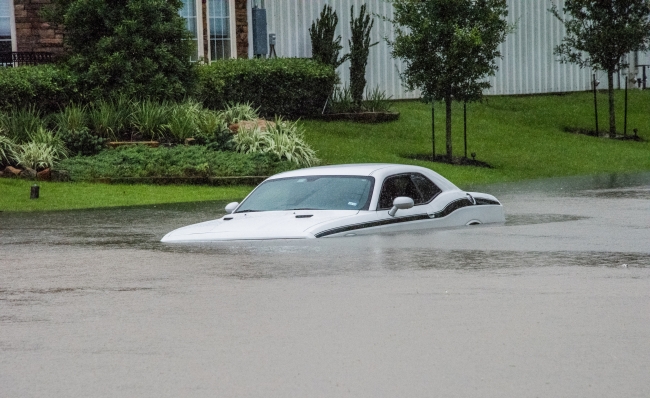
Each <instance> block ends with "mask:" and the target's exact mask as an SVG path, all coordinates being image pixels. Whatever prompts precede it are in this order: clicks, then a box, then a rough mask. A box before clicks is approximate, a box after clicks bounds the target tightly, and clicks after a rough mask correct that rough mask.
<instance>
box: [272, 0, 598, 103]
mask: <svg viewBox="0 0 650 398" xmlns="http://www.w3.org/2000/svg"><path fill="white" fill-rule="evenodd" d="M554 1H556V2H558V3H559V4H558V7H560V8H561V7H562V6H563V4H562V3H563V0H554ZM363 3H366V4H367V7H368V11H369V12H371V13H374V14H378V15H384V16H387V17H388V18H390V17H392V6H391V5H390V3H388V2H387V1H384V0H367V1H361V0H266V1H265V7H266V9H267V20H268V31H269V33H275V34H277V44H276V52H277V54H278V56H279V57H310V56H311V43H310V39H309V31H308V30H309V27H310V26H311V23H312V21H314V20H315V19H316V18H318V16H319V14H320V12H321V10H322V9H323V6H324V5H325V4H329V5H330V6H332V8H333V9H334V10H336V12H337V14H338V16H339V25H338V30H339V34H341V36H342V37H343V40H342V41H341V44H343V51H342V53H347V51H348V42H347V40H348V38H349V37H350V6H351V5H354V7H355V14H357V15H358V12H359V7H360V6H361V4H363ZM508 5H509V10H510V11H509V16H508V18H509V21H510V23H515V24H516V30H515V32H514V33H512V34H510V35H509V36H508V38H507V39H506V41H505V43H503V45H502V46H501V52H502V55H503V59H502V60H499V61H498V64H499V70H498V71H497V73H496V75H495V76H494V77H492V78H490V81H491V83H492V89H490V90H489V91H488V92H486V94H492V95H502V94H536V93H547V92H566V91H581V90H589V89H590V88H591V73H592V71H591V69H580V68H579V67H578V66H576V65H573V64H560V63H559V62H557V60H556V57H555V56H554V55H553V48H554V47H555V46H556V45H558V44H559V43H560V42H561V40H562V37H563V34H564V28H563V25H562V24H561V23H560V21H558V20H557V19H556V18H555V17H554V16H553V15H552V14H551V13H550V12H548V8H549V6H550V2H549V0H508ZM374 20H375V26H374V28H373V30H372V36H373V37H372V40H373V41H379V44H378V45H376V46H375V47H372V48H371V49H370V57H369V59H368V69H367V73H366V79H367V81H368V87H369V88H373V87H375V86H379V87H380V88H381V89H382V90H385V91H386V93H387V95H391V96H393V98H394V99H402V98H418V97H419V93H418V92H409V91H407V90H406V89H405V88H404V87H403V86H402V84H401V80H400V77H399V71H400V69H401V67H402V66H401V64H400V63H399V62H397V61H396V60H394V59H393V58H391V56H390V48H389V46H388V45H387V44H386V41H385V40H384V39H383V38H384V37H386V36H387V37H389V38H391V39H392V26H391V24H390V23H389V22H384V21H382V20H381V19H380V18H378V17H375V18H374ZM348 68H349V62H346V63H345V64H343V65H342V66H341V67H339V69H338V72H339V73H340V75H341V77H342V80H343V82H344V83H347V82H348V77H349V72H348ZM597 78H598V79H599V80H600V81H601V85H600V86H599V88H604V87H605V85H606V82H607V77H606V74H605V73H604V72H599V73H598V77H597Z"/></svg>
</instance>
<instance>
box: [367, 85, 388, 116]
mask: <svg viewBox="0 0 650 398" xmlns="http://www.w3.org/2000/svg"><path fill="white" fill-rule="evenodd" d="M391 98H392V96H390V97H389V96H386V92H385V91H383V90H380V89H379V86H376V87H375V88H374V89H372V90H369V91H368V90H366V99H365V100H364V101H363V102H362V107H363V109H365V110H367V111H369V112H390V110H391V108H392V104H391V102H390V99H391Z"/></svg>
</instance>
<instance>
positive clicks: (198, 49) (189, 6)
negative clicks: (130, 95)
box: [0, 0, 203, 61]
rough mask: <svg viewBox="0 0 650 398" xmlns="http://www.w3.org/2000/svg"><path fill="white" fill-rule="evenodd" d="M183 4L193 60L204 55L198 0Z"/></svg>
mask: <svg viewBox="0 0 650 398" xmlns="http://www.w3.org/2000/svg"><path fill="white" fill-rule="evenodd" d="M0 1H2V0H0ZM182 1H183V6H182V7H181V9H180V10H179V11H178V13H179V14H180V16H181V17H183V18H185V27H186V28H187V30H189V31H190V33H191V34H192V37H193V39H192V41H193V42H194V54H195V55H194V56H192V57H191V60H192V61H196V60H198V57H200V56H202V55H203V51H202V46H199V36H200V35H199V25H200V24H199V22H200V20H199V18H198V17H197V13H196V2H195V1H194V0H182Z"/></svg>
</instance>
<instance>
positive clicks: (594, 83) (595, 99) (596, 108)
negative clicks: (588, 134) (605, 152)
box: [592, 73, 599, 135]
mask: <svg viewBox="0 0 650 398" xmlns="http://www.w3.org/2000/svg"><path fill="white" fill-rule="evenodd" d="M592 79H593V80H592V85H593V86H594V114H595V115H596V135H599V133H598V100H597V98H596V74H595V73H594V74H593V78H592Z"/></svg>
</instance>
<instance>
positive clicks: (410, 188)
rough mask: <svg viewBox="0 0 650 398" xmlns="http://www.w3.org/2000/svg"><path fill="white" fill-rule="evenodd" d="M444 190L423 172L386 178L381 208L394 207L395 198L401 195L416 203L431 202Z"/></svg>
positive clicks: (380, 198)
mask: <svg viewBox="0 0 650 398" xmlns="http://www.w3.org/2000/svg"><path fill="white" fill-rule="evenodd" d="M440 192H442V190H441V189H440V188H438V187H437V186H436V184H434V183H433V182H431V180H429V179H428V178H426V177H425V176H423V175H422V174H416V173H413V174H399V175H395V176H391V177H388V178H386V180H384V185H383V186H382V188H381V194H380V196H379V203H378V205H377V208H378V209H380V210H384V209H390V208H391V207H393V200H395V198H397V197H399V196H406V197H409V198H411V199H413V202H414V203H415V205H416V206H417V205H421V204H424V203H429V202H430V201H431V200H432V199H433V198H435V197H436V196H437V195H438V194H439V193H440Z"/></svg>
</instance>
